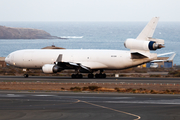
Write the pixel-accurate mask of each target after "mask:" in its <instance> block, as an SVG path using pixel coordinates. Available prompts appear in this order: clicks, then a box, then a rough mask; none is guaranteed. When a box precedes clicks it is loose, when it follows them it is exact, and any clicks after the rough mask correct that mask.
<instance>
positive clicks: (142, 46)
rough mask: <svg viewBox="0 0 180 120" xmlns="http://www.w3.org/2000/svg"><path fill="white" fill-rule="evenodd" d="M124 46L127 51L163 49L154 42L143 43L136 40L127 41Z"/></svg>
mask: <svg viewBox="0 0 180 120" xmlns="http://www.w3.org/2000/svg"><path fill="white" fill-rule="evenodd" d="M124 46H125V47H126V48H129V49H134V50H145V51H148V50H157V49H161V48H162V47H164V46H162V45H161V44H157V43H156V42H155V41H144V40H136V39H127V40H126V41H125V42H124Z"/></svg>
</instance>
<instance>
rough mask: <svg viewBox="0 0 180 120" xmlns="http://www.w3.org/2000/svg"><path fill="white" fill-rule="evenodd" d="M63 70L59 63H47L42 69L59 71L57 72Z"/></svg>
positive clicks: (48, 71)
mask: <svg viewBox="0 0 180 120" xmlns="http://www.w3.org/2000/svg"><path fill="white" fill-rule="evenodd" d="M61 70H63V69H61V67H59V66H58V65H54V64H45V65H44V66H43V67H42V71H43V72H44V73H57V72H60V71H61Z"/></svg>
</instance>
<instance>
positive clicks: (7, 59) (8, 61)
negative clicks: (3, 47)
mask: <svg viewBox="0 0 180 120" xmlns="http://www.w3.org/2000/svg"><path fill="white" fill-rule="evenodd" d="M5 62H6V63H8V64H9V63H10V60H9V55H8V56H7V57H6V58H5Z"/></svg>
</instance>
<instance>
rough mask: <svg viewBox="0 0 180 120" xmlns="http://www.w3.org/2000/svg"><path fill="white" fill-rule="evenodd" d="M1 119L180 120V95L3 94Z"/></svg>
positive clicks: (11, 92) (0, 95)
mask: <svg viewBox="0 0 180 120" xmlns="http://www.w3.org/2000/svg"><path fill="white" fill-rule="evenodd" d="M0 106H1V107H0V119H2V120H4V119H13V120H19V119H27V120H32V119H33V120H49V119H51V120H64V119H66V120H72V119H73V120H79V119H80V120H92V119H93V120H109V119H112V120H117V119H121V120H172V119H173V120H179V119H180V95H147V94H120V93H101V94H98V93H77V92H39V93H36V92H35V93H31V92H16V91H0Z"/></svg>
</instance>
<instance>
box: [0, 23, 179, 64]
mask: <svg viewBox="0 0 180 120" xmlns="http://www.w3.org/2000/svg"><path fill="white" fill-rule="evenodd" d="M147 23H148V22H0V25H1V26H7V27H19V28H34V29H41V30H45V31H46V32H48V33H50V34H51V35H52V36H58V37H62V38H67V39H0V57H6V56H7V55H8V54H9V53H11V52H13V51H16V50H21V49H41V48H43V47H46V46H51V45H55V46H57V47H63V48H66V49H113V50H129V49H127V48H125V47H124V41H125V40H126V39H127V38H136V37H137V36H138V35H139V33H140V32H141V31H142V30H143V28H144V27H145V26H146V24H147ZM153 38H158V39H164V40H165V48H162V49H158V50H156V51H152V52H153V53H158V54H162V53H168V52H175V53H176V56H175V57H174V63H173V64H176V65H180V22H160V21H159V23H158V26H157V28H156V30H155V32H154V35H153ZM168 56H170V55H166V57H168Z"/></svg>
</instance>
